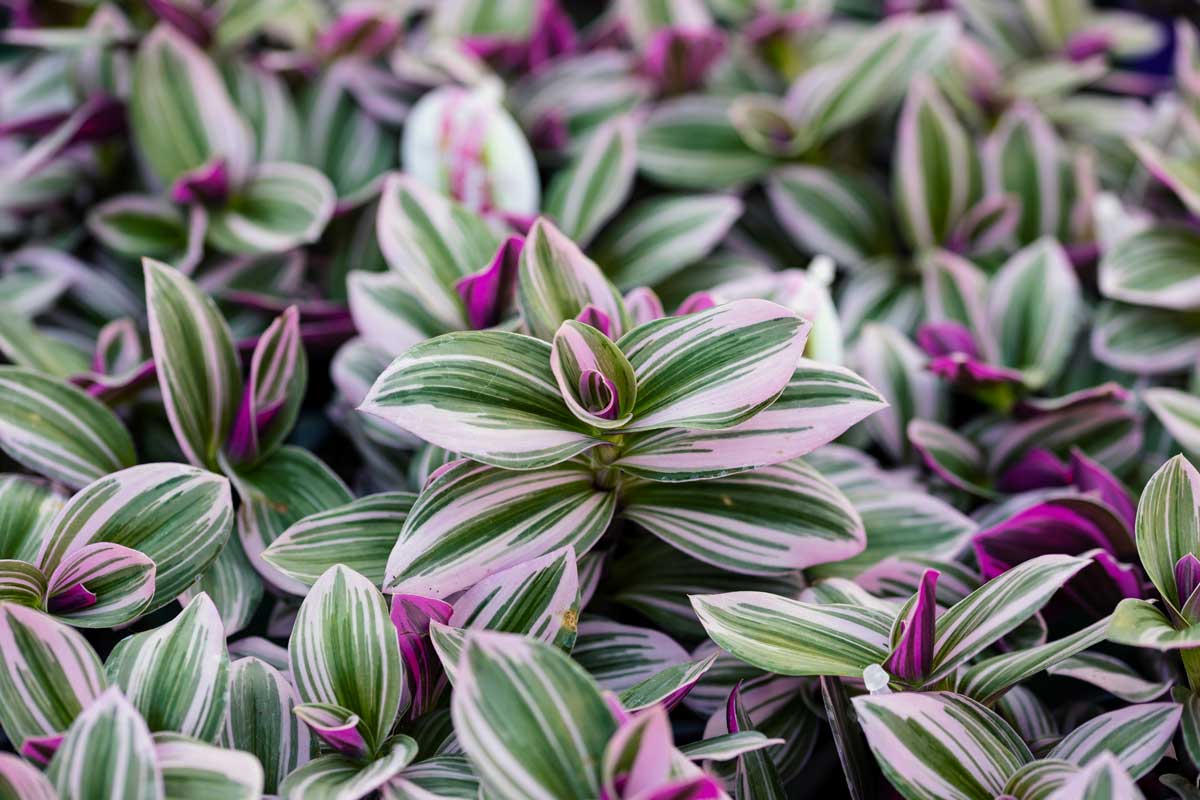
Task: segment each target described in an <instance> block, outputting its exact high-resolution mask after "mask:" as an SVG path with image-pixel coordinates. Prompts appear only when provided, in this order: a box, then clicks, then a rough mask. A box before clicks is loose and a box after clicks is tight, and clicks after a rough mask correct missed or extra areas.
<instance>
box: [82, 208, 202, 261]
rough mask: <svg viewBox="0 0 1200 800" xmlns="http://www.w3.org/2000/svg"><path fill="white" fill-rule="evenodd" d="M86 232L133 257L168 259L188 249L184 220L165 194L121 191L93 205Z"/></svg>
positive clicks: (185, 222)
mask: <svg viewBox="0 0 1200 800" xmlns="http://www.w3.org/2000/svg"><path fill="white" fill-rule="evenodd" d="M87 227H88V231H89V232H91V234H92V235H93V236H95V237H96V238H97V239H99V240H100V241H101V242H102V243H103V244H104V246H105V247H108V248H110V249H112V250H116V251H117V252H118V253H121V254H123V255H127V256H131V257H133V258H142V257H143V256H149V257H150V258H160V259H163V258H165V259H168V260H169V259H171V258H172V257H173V256H177V255H180V254H181V253H183V251H184V250H186V249H187V244H188V242H187V238H188V230H187V219H186V217H184V215H183V212H182V211H181V210H180V209H179V207H178V206H177V205H175V204H174V203H172V202H171V201H170V200H168V199H167V198H165V197H156V196H154V195H148V194H122V195H117V196H116V197H112V198H109V199H108V200H105V201H104V202H102V203H97V204H96V205H94V206H92V208H91V210H90V211H89V212H88V215H87Z"/></svg>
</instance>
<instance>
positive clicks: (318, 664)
mask: <svg viewBox="0 0 1200 800" xmlns="http://www.w3.org/2000/svg"><path fill="white" fill-rule="evenodd" d="M288 654H289V656H290V657H291V664H292V672H293V674H294V675H295V682H296V688H297V690H298V692H299V695H300V699H301V700H303V701H304V702H305V703H325V704H332V705H338V706H341V707H343V708H345V709H347V710H348V711H350V712H351V713H353V714H356V715H358V718H359V725H358V731H359V733H360V734H361V735H362V737H363V739H364V740H365V742H366V745H367V749H368V751H369V752H371V753H372V754H375V755H379V754H381V753H383V752H384V748H385V742H384V740H385V739H386V738H387V735H388V733H389V732H390V731H391V729H392V724H393V723H394V722H395V720H396V714H397V713H398V711H399V710H400V698H401V693H402V689H403V683H404V668H403V666H402V664H401V662H400V646H399V643H398V641H397V637H396V628H395V626H393V625H392V620H391V618H390V617H389V616H388V609H387V603H385V602H384V599H383V595H381V594H380V593H379V590H378V589H377V588H375V586H374V585H373V584H372V583H371V582H370V581H369V580H367V579H366V578H364V577H363V576H361V575H359V574H358V573H356V572H354V571H353V570H351V569H349V568H347V567H344V566H341V565H338V566H334V567H330V568H329V570H327V571H326V572H325V574H324V575H322V576H321V578H320V579H319V580H318V581H317V582H316V583H315V584H314V585H313V587H312V590H311V591H310V592H309V593H308V596H307V597H305V598H304V603H303V604H301V606H300V612H299V614H297V616H296V624H295V627H294V628H293V630H292V636H291V640H290V641H289V642H288ZM285 793H286V792H285Z"/></svg>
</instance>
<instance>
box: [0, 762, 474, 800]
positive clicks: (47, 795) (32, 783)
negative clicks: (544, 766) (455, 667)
mask: <svg viewBox="0 0 1200 800" xmlns="http://www.w3.org/2000/svg"><path fill="white" fill-rule="evenodd" d="M472 796H473V795H472ZM0 797H3V798H5V800H58V793H57V792H55V791H54V786H53V784H51V783H50V781H49V780H48V779H47V778H46V776H45V775H43V774H42V773H41V771H40V770H39V769H38V768H37V767H34V766H32V765H31V764H29V762H27V761H22V760H21V759H19V758H17V757H16V756H15V755H13V754H12V753H0Z"/></svg>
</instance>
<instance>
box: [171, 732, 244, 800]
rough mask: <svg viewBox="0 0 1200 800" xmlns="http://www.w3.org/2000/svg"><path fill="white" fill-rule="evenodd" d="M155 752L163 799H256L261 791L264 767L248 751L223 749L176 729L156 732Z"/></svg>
mask: <svg viewBox="0 0 1200 800" xmlns="http://www.w3.org/2000/svg"><path fill="white" fill-rule="evenodd" d="M154 756H155V759H156V761H157V763H158V768H159V770H160V771H161V772H162V777H163V790H164V791H163V796H164V798H165V799H166V800H174V798H178V800H197V799H198V798H203V797H212V798H229V800H258V798H260V797H262V795H263V768H262V765H261V764H259V763H258V759H257V758H255V757H254V756H253V755H252V754H251V753H244V752H241V751H239V750H224V749H222V748H220V747H213V746H212V745H211V744H207V743H205V742H202V741H200V740H198V739H193V738H191V737H189V736H181V735H179V734H176V733H158V734H155V736H154Z"/></svg>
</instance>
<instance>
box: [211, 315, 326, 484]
mask: <svg viewBox="0 0 1200 800" xmlns="http://www.w3.org/2000/svg"><path fill="white" fill-rule="evenodd" d="M307 385H308V358H307V356H306V355H305V353H304V344H303V343H302V342H301V341H300V312H299V310H298V309H297V308H296V306H289V307H288V309H287V310H286V311H284V312H283V314H281V315H280V316H279V317H277V318H276V319H275V321H274V322H272V323H271V324H270V326H268V327H267V329H266V331H264V332H263V334H262V336H261V337H260V338H259V340H258V344H257V345H256V346H255V348H254V354H253V355H252V356H251V358H250V378H249V381H248V382H247V385H246V388H245V390H244V391H243V392H242V402H241V405H240V406H239V407H238V413H237V417H236V418H235V419H234V422H233V430H232V431H231V433H230V438H229V443H228V445H227V446H226V452H227V453H228V454H229V457H230V458H231V459H233V460H234V461H237V462H244V461H254V460H256V459H258V458H261V457H262V456H264V455H267V454H269V453H271V452H272V451H273V450H275V448H277V447H279V445H280V444H281V443H282V442H283V440H284V439H285V438H287V435H288V434H289V433H291V431H292V426H293V425H294V424H295V422H296V416H297V415H298V414H299V412H300V403H301V401H303V399H304V390H305V389H306V388H307Z"/></svg>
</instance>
